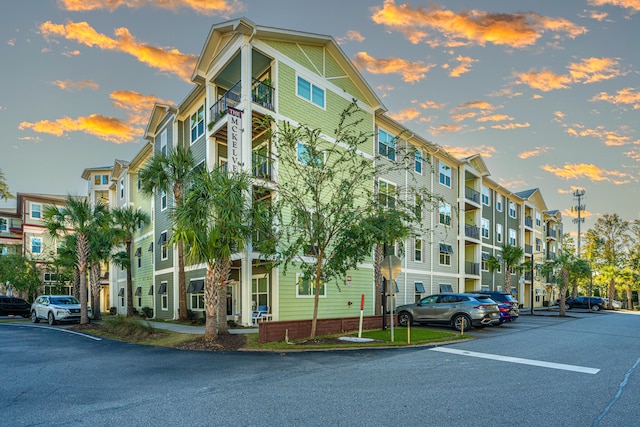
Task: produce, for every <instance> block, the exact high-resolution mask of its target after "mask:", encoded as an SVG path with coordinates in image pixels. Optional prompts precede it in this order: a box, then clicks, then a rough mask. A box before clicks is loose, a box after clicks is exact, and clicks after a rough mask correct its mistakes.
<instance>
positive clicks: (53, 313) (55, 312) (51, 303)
mask: <svg viewBox="0 0 640 427" xmlns="http://www.w3.org/2000/svg"><path fill="white" fill-rule="evenodd" d="M87 309H88V310H89V315H91V307H87ZM40 320H46V321H48V322H49V324H50V325H55V324H56V323H57V322H72V321H80V301H79V300H78V298H76V297H74V296H71V295H40V296H39V297H38V298H36V300H35V301H34V302H33V304H32V305H31V321H32V322H33V323H38V322H40Z"/></svg>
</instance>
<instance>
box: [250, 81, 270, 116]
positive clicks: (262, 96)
mask: <svg viewBox="0 0 640 427" xmlns="http://www.w3.org/2000/svg"><path fill="white" fill-rule="evenodd" d="M274 94H275V89H274V87H273V86H271V80H269V79H265V80H263V81H260V80H256V79H253V83H252V84H251V101H253V102H255V103H256V104H259V105H262V106H263V107H265V108H268V109H269V110H271V111H274V110H273V98H274Z"/></svg>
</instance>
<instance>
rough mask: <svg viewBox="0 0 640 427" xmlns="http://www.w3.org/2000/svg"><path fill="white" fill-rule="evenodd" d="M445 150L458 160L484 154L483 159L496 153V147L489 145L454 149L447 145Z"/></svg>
mask: <svg viewBox="0 0 640 427" xmlns="http://www.w3.org/2000/svg"><path fill="white" fill-rule="evenodd" d="M444 148H445V150H447V153H449V154H451V155H452V156H453V157H455V158H457V159H463V158H465V157H469V156H473V155H476V154H482V156H483V157H491V156H493V155H494V154H495V153H496V147H492V146H489V145H477V146H475V147H454V146H450V145H446V146H444Z"/></svg>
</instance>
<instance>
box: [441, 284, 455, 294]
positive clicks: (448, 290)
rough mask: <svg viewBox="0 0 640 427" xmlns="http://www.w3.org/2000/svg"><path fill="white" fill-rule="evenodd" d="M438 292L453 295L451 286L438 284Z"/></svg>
mask: <svg viewBox="0 0 640 427" xmlns="http://www.w3.org/2000/svg"><path fill="white" fill-rule="evenodd" d="M440 292H441V293H444V292H449V293H453V287H452V286H451V285H447V284H443V283H441V284H440Z"/></svg>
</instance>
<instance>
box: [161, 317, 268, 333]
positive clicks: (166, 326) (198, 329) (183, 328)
mask: <svg viewBox="0 0 640 427" xmlns="http://www.w3.org/2000/svg"><path fill="white" fill-rule="evenodd" d="M149 324H151V326H153V327H154V328H156V329H162V330H165V331H172V332H180V333H183V334H194V335H204V326H192V325H181V324H178V323H171V322H155V321H152V320H149ZM229 333H230V334H252V333H256V334H257V333H258V328H238V329H229Z"/></svg>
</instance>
